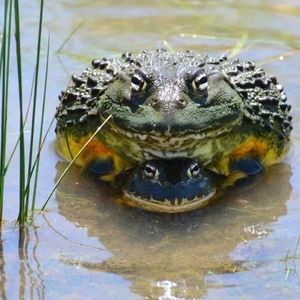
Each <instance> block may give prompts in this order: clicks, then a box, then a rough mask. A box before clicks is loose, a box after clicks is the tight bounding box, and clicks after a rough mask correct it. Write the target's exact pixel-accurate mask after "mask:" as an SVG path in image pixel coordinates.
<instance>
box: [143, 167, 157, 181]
mask: <svg viewBox="0 0 300 300" xmlns="http://www.w3.org/2000/svg"><path fill="white" fill-rule="evenodd" d="M144 174H145V176H146V177H148V178H150V179H152V178H156V177H157V176H158V174H159V172H158V169H157V168H156V167H155V166H154V165H152V164H146V166H145V169H144Z"/></svg>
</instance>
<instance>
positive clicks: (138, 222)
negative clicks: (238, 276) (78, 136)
mask: <svg viewBox="0 0 300 300" xmlns="http://www.w3.org/2000/svg"><path fill="white" fill-rule="evenodd" d="M65 167H66V164H64V163H60V164H58V166H57V168H58V176H59V175H60V174H61V172H62V171H63V169H64V168H65ZM290 177H291V169H290V166H289V165H287V164H284V163H281V164H277V165H274V166H272V167H270V168H269V169H268V171H267V173H266V174H265V176H264V177H263V178H262V179H261V180H260V181H258V182H257V183H255V184H254V185H253V186H251V187H250V188H249V189H247V190H244V191H237V192H235V193H233V194H232V193H230V195H227V196H224V197H221V198H219V199H216V200H215V202H214V203H212V204H210V205H208V206H206V207H205V208H203V209H199V210H195V211H192V212H189V213H183V214H175V215H168V214H158V213H151V212H146V211H143V210H140V209H137V208H131V207H127V206H124V205H118V204H117V203H116V201H115V199H116V198H117V197H118V195H116V194H113V192H112V191H111V190H110V189H109V188H107V187H106V188H99V185H98V184H97V183H95V182H93V181H90V180H86V179H87V178H83V177H82V176H81V175H80V171H79V169H78V168H73V169H72V170H71V171H70V172H69V173H68V174H67V176H66V177H65V179H64V180H63V182H62V183H61V185H60V186H59V188H58V191H57V197H56V198H57V202H58V208H59V213H60V214H61V215H63V216H64V217H66V218H67V219H68V220H69V221H70V222H73V223H76V224H78V225H79V226H81V227H85V228H87V230H88V234H89V236H90V237H98V238H99V240H100V242H101V243H102V244H103V245H104V246H105V247H106V248H107V250H108V251H110V252H111V254H112V257H111V258H109V259H107V260H104V261H102V262H100V263H93V262H89V261H81V266H83V267H86V268H88V269H90V270H94V271H99V272H109V273H115V274H118V275H120V276H122V277H124V278H125V279H127V280H130V281H131V283H132V286H131V291H132V292H133V293H137V294H139V295H142V296H148V297H150V296H151V297H154V298H159V297H161V299H177V298H182V297H187V298H193V297H195V298H197V297H201V296H203V295H204V294H205V293H206V286H205V281H204V277H205V275H206V274H207V273H208V272H213V273H215V274H220V273H233V272H239V271H243V270H245V269H247V268H249V265H246V264H244V262H243V261H233V260H231V259H230V258H229V254H230V253H231V252H232V251H233V250H234V249H235V248H236V247H237V245H238V244H239V243H242V242H243V240H242V237H243V239H248V240H249V239H256V238H261V237H264V236H267V235H268V228H267V227H268V225H267V224H266V223H269V222H274V221H275V220H277V218H278V217H279V216H280V215H284V214H286V206H285V201H286V200H287V199H289V196H290V193H291V191H292V187H291V185H290V183H289V179H290ZM75 183H76V184H75ZM262 224H264V225H262ZM261 226H263V228H264V230H260V229H261ZM249 228H253V230H249ZM262 232H263V235H264V236H262ZM95 251H97V250H95ZM168 295H169V296H168ZM170 295H171V296H172V297H173V298H172V297H171V296H170ZM167 296H168V297H169V298H168V297H167ZM151 297H150V298H151ZM170 297H171V298H170Z"/></svg>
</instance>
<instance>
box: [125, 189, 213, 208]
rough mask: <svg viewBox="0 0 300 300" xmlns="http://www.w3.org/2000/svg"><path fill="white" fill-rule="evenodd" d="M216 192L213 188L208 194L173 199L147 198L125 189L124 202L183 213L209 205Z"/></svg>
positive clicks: (140, 206) (141, 206) (135, 205)
mask: <svg viewBox="0 0 300 300" xmlns="http://www.w3.org/2000/svg"><path fill="white" fill-rule="evenodd" d="M215 194H216V189H215V188H213V189H211V190H210V191H209V192H207V193H206V194H202V193H200V194H199V195H197V196H195V197H194V198H193V199H188V198H176V199H172V200H169V199H163V200H157V199H154V198H152V197H151V198H145V197H142V196H138V195H136V194H134V193H131V192H129V191H124V192H123V199H122V202H123V203H125V204H127V205H130V206H134V207H139V208H142V209H144V210H149V211H153V212H160V213H181V212H187V211H191V210H195V209H198V208H201V207H203V206H205V205H207V204H208V203H209V202H210V201H211V200H212V199H213V198H214V195H215Z"/></svg>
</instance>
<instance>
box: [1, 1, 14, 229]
mask: <svg viewBox="0 0 300 300" xmlns="http://www.w3.org/2000/svg"><path fill="white" fill-rule="evenodd" d="M11 14H12V4H11V2H10V3H9V2H8V0H7V1H5V5H4V24H3V34H2V43H1V54H0V78H1V79H2V80H1V84H2V101H1V141H0V229H1V222H2V217H3V204H4V181H5V174H6V170H7V169H6V139H7V110H8V90H9V61H10V39H11V35H10V32H11V19H12V18H11Z"/></svg>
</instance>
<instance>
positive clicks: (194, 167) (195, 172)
mask: <svg viewBox="0 0 300 300" xmlns="http://www.w3.org/2000/svg"><path fill="white" fill-rule="evenodd" d="M199 174H200V166H199V164H198V163H197V162H193V163H192V164H191V165H190V166H189V168H188V170H187V175H188V176H189V177H190V178H195V177H198V176H199Z"/></svg>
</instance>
